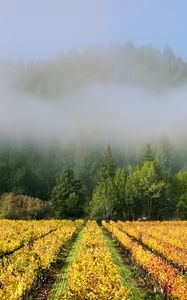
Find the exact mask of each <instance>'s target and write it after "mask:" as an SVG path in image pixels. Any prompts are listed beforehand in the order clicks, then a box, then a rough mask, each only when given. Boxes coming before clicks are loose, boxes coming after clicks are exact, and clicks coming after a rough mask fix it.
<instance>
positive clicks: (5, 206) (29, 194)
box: [0, 140, 187, 220]
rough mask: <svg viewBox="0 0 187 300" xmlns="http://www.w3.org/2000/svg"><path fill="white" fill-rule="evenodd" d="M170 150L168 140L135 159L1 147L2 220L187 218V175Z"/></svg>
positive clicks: (100, 151)
mask: <svg viewBox="0 0 187 300" xmlns="http://www.w3.org/2000/svg"><path fill="white" fill-rule="evenodd" d="M161 146H162V147H161ZM172 150H173V149H172V148H171V145H170V144H169V142H168V141H167V140H162V142H161V145H160V149H159V150H157V151H156V150H154V149H153V148H152V147H151V145H149V144H147V145H146V146H145V147H144V149H143V151H142V152H140V153H139V155H138V154H137V153H134V154H132V153H131V156H130V154H126V155H125V151H124V153H122V152H120V151H117V150H116V149H115V151H114V152H112V149H111V147H110V146H107V147H105V148H104V147H100V148H95V149H93V148H89V147H80V146H79V147H78V146H77V148H71V149H68V148H67V149H61V151H60V147H58V148H53V147H52V148H50V149H45V150H44V149H43V150H41V149H37V148H36V147H35V148H34V147H31V146H30V147H28V146H27V147H25V148H21V149H20V148H19V147H18V148H17V149H16V150H15V149H14V148H13V149H12V148H11V147H10V146H9V147H2V148H1V155H0V157H1V160H0V183H1V184H0V193H1V198H0V213H1V217H2V218H10V219H27V218H28V219H41V218H51V217H56V218H73V219H74V218H79V217H81V218H82V217H84V218H87V217H90V218H94V219H97V220H102V219H114V220H115V219H123V220H138V219H140V220H144V219H145V220H163V219H167V220H170V219H178V218H179V219H186V218H187V202H186V199H187V171H186V170H185V168H181V169H180V167H181V166H180V165H179V163H178V160H177V156H176V158H175V156H174V151H172ZM175 155H176V153H175ZM178 155H179V154H178ZM177 163H178V164H177Z"/></svg>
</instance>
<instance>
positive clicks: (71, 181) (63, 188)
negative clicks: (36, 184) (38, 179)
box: [52, 169, 83, 218]
mask: <svg viewBox="0 0 187 300" xmlns="http://www.w3.org/2000/svg"><path fill="white" fill-rule="evenodd" d="M52 203H53V207H54V210H55V214H56V216H57V217H58V218H78V217H80V216H81V214H82V213H83V192H82V184H81V182H80V180H77V179H76V178H75V176H74V173H73V171H72V170H70V169H66V170H64V171H63V172H62V173H61V174H60V176H59V177H58V178H57V182H56V186H55V187H54V188H53V191H52Z"/></svg>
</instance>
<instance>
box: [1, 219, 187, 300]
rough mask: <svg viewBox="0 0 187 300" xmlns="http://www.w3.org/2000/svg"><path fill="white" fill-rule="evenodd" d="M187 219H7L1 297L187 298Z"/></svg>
mask: <svg viewBox="0 0 187 300" xmlns="http://www.w3.org/2000/svg"><path fill="white" fill-rule="evenodd" d="M186 274H187V222H185V221H163V222H158V221H156V222H138V221H137V222H122V221H118V222H114V221H110V222H106V221H102V225H101V226H99V225H98V224H97V223H96V222H95V221H88V222H84V221H83V220H76V221H71V220H50V221H9V220H0V299H1V300H19V299H20V300H21V299H22V300H27V299H28V300H33V299H36V300H44V299H46V300H47V299H48V300H60V299H62V300H71V299H72V300H73V299H74V300H78V299H80V300H81V299H82V300H83V299H88V300H89V299H90V300H91V299H93V300H94V299H98V300H110V299H111V300H112V299H114V300H130V299H132V300H138V299H157V300H160V299H181V300H186V299H187V276H186Z"/></svg>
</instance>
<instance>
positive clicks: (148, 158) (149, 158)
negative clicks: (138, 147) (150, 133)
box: [144, 144, 155, 161]
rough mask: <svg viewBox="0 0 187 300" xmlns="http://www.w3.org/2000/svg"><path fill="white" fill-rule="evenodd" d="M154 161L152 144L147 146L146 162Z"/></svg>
mask: <svg viewBox="0 0 187 300" xmlns="http://www.w3.org/2000/svg"><path fill="white" fill-rule="evenodd" d="M154 159H155V158H154V154H153V150H152V147H151V145H150V144H147V145H146V148H145V152H144V161H153V160H154Z"/></svg>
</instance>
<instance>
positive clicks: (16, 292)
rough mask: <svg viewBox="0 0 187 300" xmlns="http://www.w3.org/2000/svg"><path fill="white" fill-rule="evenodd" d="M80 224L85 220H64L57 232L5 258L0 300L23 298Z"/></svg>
mask: <svg viewBox="0 0 187 300" xmlns="http://www.w3.org/2000/svg"><path fill="white" fill-rule="evenodd" d="M81 224H82V221H75V222H72V221H62V226H61V227H59V228H58V229H57V230H56V231H54V232H52V233H50V234H48V235H46V236H44V237H43V238H40V239H38V240H36V241H34V242H33V244H29V245H28V246H25V247H23V248H21V249H20V250H18V251H16V252H14V253H13V254H12V255H10V256H9V257H8V258H7V257H5V258H4V259H3V260H2V261H1V266H0V299H1V300H18V299H22V297H23V295H24V294H25V293H26V292H27V291H29V290H30V289H31V288H32V287H33V285H34V284H35V282H36V280H37V279H38V277H40V276H41V275H42V274H43V271H44V270H45V271H46V270H47V269H49V268H50V266H51V264H52V263H53V262H54V261H55V259H56V257H57V254H58V253H59V252H60V251H61V249H62V248H63V247H64V246H65V245H66V244H67V242H68V241H69V240H71V238H72V236H73V235H74V234H75V232H76V231H77V229H78V227H80V226H81Z"/></svg>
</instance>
